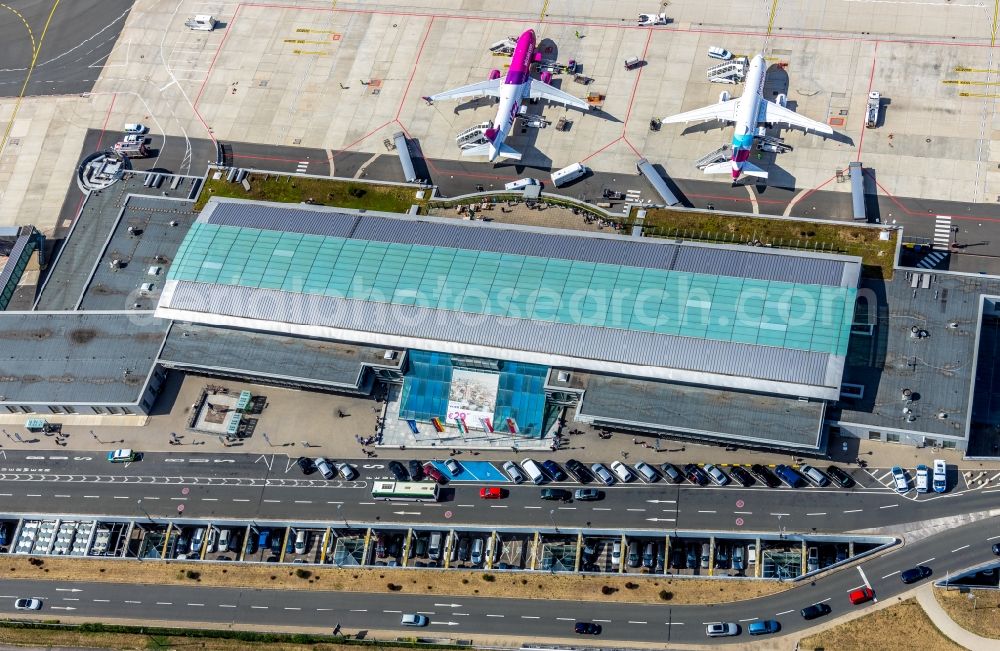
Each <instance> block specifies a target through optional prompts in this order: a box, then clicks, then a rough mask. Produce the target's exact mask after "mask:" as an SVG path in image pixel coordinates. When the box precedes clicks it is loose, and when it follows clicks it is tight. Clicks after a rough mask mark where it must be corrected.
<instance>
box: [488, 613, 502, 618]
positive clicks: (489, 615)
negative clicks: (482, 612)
mask: <svg viewBox="0 0 1000 651" xmlns="http://www.w3.org/2000/svg"><path fill="white" fill-rule="evenodd" d="M486 616H487V617H503V615H491V614H489V613H487V615H486Z"/></svg>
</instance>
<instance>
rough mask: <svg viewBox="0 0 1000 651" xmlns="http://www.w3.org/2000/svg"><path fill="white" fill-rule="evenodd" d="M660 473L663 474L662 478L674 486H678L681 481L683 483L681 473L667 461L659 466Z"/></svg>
mask: <svg viewBox="0 0 1000 651" xmlns="http://www.w3.org/2000/svg"><path fill="white" fill-rule="evenodd" d="M660 471H662V472H663V476H664V477H666V478H667V479H669V480H670V481H672V482H673V483H675V484H679V483H681V482H682V481H684V475H682V474H681V471H680V470H678V469H677V466H675V465H674V464H672V463H670V462H669V461H665V462H663V463H661V464H660Z"/></svg>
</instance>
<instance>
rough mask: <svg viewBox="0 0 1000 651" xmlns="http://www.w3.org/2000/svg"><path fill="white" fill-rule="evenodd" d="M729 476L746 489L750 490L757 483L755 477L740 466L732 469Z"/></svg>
mask: <svg viewBox="0 0 1000 651" xmlns="http://www.w3.org/2000/svg"><path fill="white" fill-rule="evenodd" d="M729 476H730V477H732V478H733V479H735V480H736V481H738V482H739V483H740V486H743V487H744V488H749V487H751V486H753V485H754V484H755V483H756V482H755V481H754V478H753V475H751V474H750V473H749V472H747V470H746V468H740V467H739V466H735V467H733V468H731V469H730V470H729Z"/></svg>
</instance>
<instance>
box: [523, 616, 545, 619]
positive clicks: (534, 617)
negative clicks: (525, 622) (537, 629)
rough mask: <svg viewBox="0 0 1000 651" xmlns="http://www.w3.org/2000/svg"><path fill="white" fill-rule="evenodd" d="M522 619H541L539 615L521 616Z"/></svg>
mask: <svg viewBox="0 0 1000 651" xmlns="http://www.w3.org/2000/svg"><path fill="white" fill-rule="evenodd" d="M521 619H541V617H538V616H537V615H521Z"/></svg>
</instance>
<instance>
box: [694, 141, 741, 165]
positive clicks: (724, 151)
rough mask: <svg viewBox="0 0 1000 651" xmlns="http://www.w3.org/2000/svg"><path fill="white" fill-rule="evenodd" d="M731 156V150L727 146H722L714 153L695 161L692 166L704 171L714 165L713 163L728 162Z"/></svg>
mask: <svg viewBox="0 0 1000 651" xmlns="http://www.w3.org/2000/svg"><path fill="white" fill-rule="evenodd" d="M731 156H732V149H731V146H730V145H729V144H725V145H722V146H721V147H719V148H718V149H716V150H715V151H713V152H711V153H708V154H705V155H704V156H702V157H701V158H699V159H698V160H697V161H695V164H694V166H695V167H697V168H698V169H700V170H703V169H705V168H706V167H708V166H709V165H714V164H715V163H721V162H722V161H726V160H729V158H730V157H731Z"/></svg>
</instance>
